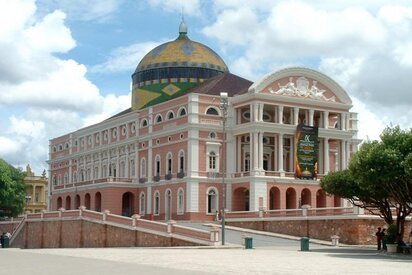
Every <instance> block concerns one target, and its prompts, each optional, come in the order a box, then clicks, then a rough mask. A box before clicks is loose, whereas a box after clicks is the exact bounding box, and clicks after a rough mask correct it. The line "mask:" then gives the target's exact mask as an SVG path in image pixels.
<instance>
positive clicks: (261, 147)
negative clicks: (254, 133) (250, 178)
mask: <svg viewBox="0 0 412 275" xmlns="http://www.w3.org/2000/svg"><path fill="white" fill-rule="evenodd" d="M259 170H263V132H260V133H259Z"/></svg>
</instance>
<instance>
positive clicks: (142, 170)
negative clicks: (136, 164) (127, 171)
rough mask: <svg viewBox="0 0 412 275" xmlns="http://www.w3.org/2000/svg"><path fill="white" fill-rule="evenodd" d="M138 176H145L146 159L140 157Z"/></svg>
mask: <svg viewBox="0 0 412 275" xmlns="http://www.w3.org/2000/svg"><path fill="white" fill-rule="evenodd" d="M140 177H141V178H145V177H146V159H145V158H142V159H141V160H140Z"/></svg>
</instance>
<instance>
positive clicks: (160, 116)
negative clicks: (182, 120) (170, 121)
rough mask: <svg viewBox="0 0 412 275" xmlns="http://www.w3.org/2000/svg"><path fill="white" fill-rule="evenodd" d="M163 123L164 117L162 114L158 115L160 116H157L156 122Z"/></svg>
mask: <svg viewBox="0 0 412 275" xmlns="http://www.w3.org/2000/svg"><path fill="white" fill-rule="evenodd" d="M162 121H163V118H162V115H161V114H158V115H157V116H156V118H155V122H156V123H160V122H162Z"/></svg>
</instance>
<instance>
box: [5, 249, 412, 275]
mask: <svg viewBox="0 0 412 275" xmlns="http://www.w3.org/2000/svg"><path fill="white" fill-rule="evenodd" d="M0 261H1V269H0V274H13V275H26V274H27V275H29V274H30V275H37V274H39V275H40V274H41V275H45V274H56V275H58V274H76V273H78V274H91V275H95V274H96V275H97V274H98V275H106V274H116V275H117V274H119V275H122V274H169V275H171V274H374V275H375V274H385V275H388V274H410V271H411V268H412V257H411V256H410V255H402V254H400V255H399V254H397V255H389V254H384V253H378V252H376V251H374V250H372V249H367V248H351V247H344V248H342V247H338V248H335V247H326V246H325V247H322V248H316V249H315V248H314V249H312V250H311V251H309V252H301V251H298V247H295V249H291V247H290V246H285V247H282V246H277V247H275V248H274V247H265V248H262V249H248V250H245V249H242V248H232V249H222V248H220V249H219V248H217V249H213V248H82V249H79V248H78V249H37V250H31V249H27V250H20V249H1V250H0Z"/></svg>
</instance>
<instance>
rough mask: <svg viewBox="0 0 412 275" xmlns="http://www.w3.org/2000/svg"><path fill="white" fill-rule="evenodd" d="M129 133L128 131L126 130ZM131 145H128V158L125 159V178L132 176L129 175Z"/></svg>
mask: <svg viewBox="0 0 412 275" xmlns="http://www.w3.org/2000/svg"><path fill="white" fill-rule="evenodd" d="M126 134H127V131H126ZM129 166H130V163H129V146H126V160H125V164H124V177H125V178H131V176H130V175H129V170H130V169H129Z"/></svg>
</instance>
